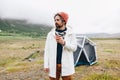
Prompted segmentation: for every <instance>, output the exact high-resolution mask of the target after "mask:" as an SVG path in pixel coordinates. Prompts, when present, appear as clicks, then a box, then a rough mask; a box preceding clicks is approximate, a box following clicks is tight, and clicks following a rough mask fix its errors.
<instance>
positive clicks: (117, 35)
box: [77, 33, 120, 38]
mask: <svg viewBox="0 0 120 80" xmlns="http://www.w3.org/2000/svg"><path fill="white" fill-rule="evenodd" d="M77 36H87V37H89V38H120V33H114V34H108V33H92V34H77Z"/></svg>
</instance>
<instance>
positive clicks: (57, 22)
mask: <svg viewBox="0 0 120 80" xmlns="http://www.w3.org/2000/svg"><path fill="white" fill-rule="evenodd" d="M54 20H55V26H56V28H61V27H63V25H64V24H63V21H62V19H61V18H60V16H55V18H54Z"/></svg>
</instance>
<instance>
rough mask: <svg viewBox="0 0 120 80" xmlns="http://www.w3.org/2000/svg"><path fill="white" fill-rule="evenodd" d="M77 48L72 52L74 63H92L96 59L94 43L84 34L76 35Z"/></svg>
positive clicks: (76, 64) (77, 64)
mask: <svg viewBox="0 0 120 80" xmlns="http://www.w3.org/2000/svg"><path fill="white" fill-rule="evenodd" d="M77 43H78V44H77V50H76V51H75V52H74V54H73V56H74V65H75V66H79V65H93V64H95V63H96V62H97V61H96V60H97V58H96V56H97V55H96V44H95V43H94V42H93V41H91V40H90V39H88V37H86V36H77Z"/></svg>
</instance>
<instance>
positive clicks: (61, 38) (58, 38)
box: [55, 35, 65, 45]
mask: <svg viewBox="0 0 120 80" xmlns="http://www.w3.org/2000/svg"><path fill="white" fill-rule="evenodd" d="M55 39H56V41H57V43H60V44H62V45H64V44H65V41H64V39H63V37H61V36H59V35H56V36H55Z"/></svg>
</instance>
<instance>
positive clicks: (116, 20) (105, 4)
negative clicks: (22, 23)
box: [0, 0, 120, 33]
mask: <svg viewBox="0 0 120 80" xmlns="http://www.w3.org/2000/svg"><path fill="white" fill-rule="evenodd" d="M119 4H120V1H119V0H70V1H65V0H0V17H1V18H14V19H26V20H28V21H29V22H32V23H42V24H49V25H53V26H54V19H53V16H54V14H55V13H57V12H60V11H64V12H66V13H68V14H69V21H68V23H67V25H70V26H72V27H73V30H74V32H75V33H118V32H120V29H119V28H120V5H119Z"/></svg>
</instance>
